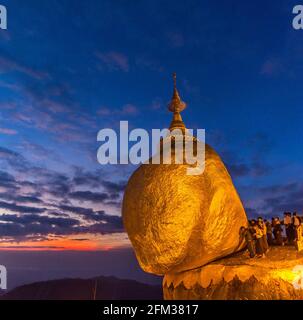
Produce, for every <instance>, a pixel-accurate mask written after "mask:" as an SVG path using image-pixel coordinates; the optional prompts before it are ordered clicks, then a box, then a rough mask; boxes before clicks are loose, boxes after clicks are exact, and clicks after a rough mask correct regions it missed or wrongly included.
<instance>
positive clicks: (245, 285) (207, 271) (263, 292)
mask: <svg viewBox="0 0 303 320" xmlns="http://www.w3.org/2000/svg"><path fill="white" fill-rule="evenodd" d="M301 281H302V283H301ZM301 288H303V255H302V254H301V253H298V252H296V250H295V249H294V248H292V247H276V248H271V249H270V252H269V253H268V255H267V258H265V259H257V258H255V259H248V258H247V255H246V253H241V254H238V255H236V256H233V257H230V258H225V259H222V260H220V261H216V262H214V263H212V264H209V265H207V266H204V267H202V268H198V269H195V270H191V271H186V272H182V273H176V274H167V275H166V276H165V277H164V280H163V293H164V299H166V300H303V290H302V289H301Z"/></svg>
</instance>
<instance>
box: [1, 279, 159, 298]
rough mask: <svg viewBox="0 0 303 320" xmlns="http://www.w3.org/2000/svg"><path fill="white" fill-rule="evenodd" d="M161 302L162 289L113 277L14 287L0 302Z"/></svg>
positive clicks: (64, 280)
mask: <svg viewBox="0 0 303 320" xmlns="http://www.w3.org/2000/svg"><path fill="white" fill-rule="evenodd" d="M94 298H95V299H96V300H149V299H155V300H162V299H163V295H162V287H161V286H152V285H148V284H144V283H140V282H137V281H134V280H122V279H117V278H115V277H98V278H93V279H88V280H84V279H62V280H53V281H45V282H36V283H33V284H28V285H24V286H21V287H17V288H16V289H13V290H12V291H10V292H8V293H6V294H5V295H3V296H0V300H94Z"/></svg>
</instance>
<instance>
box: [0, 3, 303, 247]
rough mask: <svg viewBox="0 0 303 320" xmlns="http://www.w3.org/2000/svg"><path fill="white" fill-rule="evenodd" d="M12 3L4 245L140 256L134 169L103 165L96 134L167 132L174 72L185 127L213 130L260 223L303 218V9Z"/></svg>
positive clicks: (5, 68) (2, 83) (0, 154)
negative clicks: (134, 238) (299, 20)
mask: <svg viewBox="0 0 303 320" xmlns="http://www.w3.org/2000/svg"><path fill="white" fill-rule="evenodd" d="M1 4H4V5H6V6H7V9H8V31H0V208H1V209H2V211H3V214H2V216H0V220H1V221H2V223H1V225H0V237H2V240H1V242H2V246H3V247H9V246H14V247H18V246H20V248H26V247H28V248H35V249H39V248H40V247H44V248H45V247H48V248H49V249H54V248H62V249H64V248H82V249H96V248H98V249H100V248H104V249H110V248H112V247H117V246H127V245H128V242H127V240H126V238H125V235H124V234H123V233H122V232H123V229H122V224H121V219H120V203H121V195H122V192H123V188H124V186H125V182H126V181H127V178H128V177H129V175H130V173H131V172H132V170H133V169H134V168H133V167H131V166H127V167H125V166H114V167H106V168H104V167H101V166H100V165H98V163H97V160H96V150H97V148H98V143H97V142H96V135H97V132H98V130H100V129H102V128H105V127H113V128H116V127H117V126H118V124H119V121H120V120H128V121H129V122H130V125H131V126H132V127H139V128H145V129H152V128H165V127H167V126H168V125H169V123H170V118H171V115H170V114H169V113H168V112H167V109H166V104H167V102H168V101H169V100H170V97H171V94H172V80H171V74H172V72H174V71H176V72H177V74H178V87H179V91H180V93H181V95H182V98H183V100H185V101H186V102H187V103H188V109H187V110H186V111H185V112H184V114H183V119H184V122H185V123H186V125H187V127H189V128H205V129H206V140H207V142H208V143H209V144H211V145H212V146H213V147H214V148H215V149H216V150H217V152H218V153H219V154H220V155H221V157H222V158H223V160H224V162H225V163H226V164H227V166H228V168H229V169H230V172H231V175H232V177H233V180H234V182H235V184H236V186H237V189H238V191H239V193H240V195H241V198H242V200H243V202H244V205H245V207H246V208H247V213H248V214H249V215H250V216H253V215H254V216H255V215H265V214H268V215H269V216H271V215H279V214H281V213H282V211H284V210H297V211H299V212H302V209H303V193H302V174H303V165H302V162H303V151H302V147H301V140H302V102H303V90H302V80H301V79H302V74H303V58H302V57H303V31H295V30H294V29H293V28H292V19H293V17H294V16H293V14H292V8H293V7H294V5H296V4H298V0H297V1H291V0H287V1H286V0H284V1H279V2H277V1H273V0H263V1H261V0H260V1H238V0H237V1H231V0H230V1H222V0H220V1H219V0H208V1H206V0H203V1H186V2H185V1H165V0H164V1H163V0H162V1H122V0H120V1H118V0H117V1H103V0H102V1H101V0H100V1H93V0H89V1H75V0H61V1H56V0H48V1H38V0H36V1H35V0H27V1H22V2H21V1H16V0H9V1H5V0H1ZM21 218H22V219H21ZM79 234H80V235H81V238H79V237H78V235H79ZM50 235H51V236H50ZM83 235H84V237H83ZM62 239H63V240H62ZM64 240H66V241H68V242H64ZM16 241H18V244H16ZM73 243H74V244H73Z"/></svg>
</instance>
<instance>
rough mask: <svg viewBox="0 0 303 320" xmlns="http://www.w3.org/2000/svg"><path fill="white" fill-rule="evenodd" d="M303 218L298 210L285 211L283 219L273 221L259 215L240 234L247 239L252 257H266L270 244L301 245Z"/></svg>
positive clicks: (277, 218) (242, 228)
mask: <svg viewBox="0 0 303 320" xmlns="http://www.w3.org/2000/svg"><path fill="white" fill-rule="evenodd" d="M302 223H303V220H301V218H300V217H299V216H298V214H297V213H296V212H294V213H293V214H291V213H290V212H285V213H284V218H283V220H280V218H279V217H276V218H272V220H271V221H268V220H266V219H263V218H262V217H259V218H258V219H257V220H256V219H252V220H249V226H248V228H245V227H241V230H240V235H241V237H243V238H244V239H245V241H246V245H247V249H248V251H249V256H250V258H255V257H257V258H264V257H265V255H266V253H267V252H268V249H269V246H284V245H295V246H297V247H298V246H299V240H301V237H302V227H301V224H302Z"/></svg>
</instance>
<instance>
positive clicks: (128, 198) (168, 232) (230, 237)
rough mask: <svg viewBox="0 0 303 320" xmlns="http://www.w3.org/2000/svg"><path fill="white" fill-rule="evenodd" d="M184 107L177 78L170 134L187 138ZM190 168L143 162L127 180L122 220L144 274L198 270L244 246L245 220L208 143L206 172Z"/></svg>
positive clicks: (185, 165)
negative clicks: (193, 172) (189, 171)
mask: <svg viewBox="0 0 303 320" xmlns="http://www.w3.org/2000/svg"><path fill="white" fill-rule="evenodd" d="M185 107H186V104H185V103H184V102H182V100H181V98H180V95H179V93H178V90H177V86H176V77H175V76H174V90H173V97H172V100H171V102H170V103H169V107H168V108H169V110H170V111H171V112H173V120H172V122H171V125H170V130H174V129H180V131H181V132H182V135H183V136H184V139H188V138H190V135H189V133H188V132H187V129H186V126H185V124H184V122H183V120H182V117H181V114H180V113H181V112H182V111H183V110H184V109H185ZM191 138H192V139H193V140H194V141H195V143H197V140H196V139H195V138H193V137H192V136H191ZM164 140H165V139H164ZM162 142H163V141H162ZM160 152H162V150H160ZM188 166H189V165H188V164H186V163H185V164H175V163H172V164H164V163H162V162H161V163H160V164H143V165H141V166H140V167H139V168H138V169H137V170H136V171H135V172H134V173H133V175H132V176H131V178H130V179H129V182H128V185H127V187H126V191H125V194H124V199H123V209H122V215H123V221H124V225H125V228H126V230H127V233H128V235H129V238H130V240H131V242H132V245H133V247H134V250H135V253H136V256H137V259H138V261H139V263H140V266H141V267H142V269H143V270H144V271H146V272H149V273H154V274H157V275H164V274H167V273H170V274H171V273H177V272H182V271H187V270H191V269H195V268H198V267H201V266H203V265H206V264H208V263H209V262H211V261H214V260H217V259H219V258H222V257H225V256H228V255H230V254H232V253H235V252H237V251H239V250H241V249H242V248H243V246H244V244H243V241H241V240H240V237H239V230H240V227H241V226H246V225H247V217H246V214H245V211H244V209H243V206H242V203H241V200H240V198H239V196H238V193H237V191H236V189H235V187H234V185H233V182H232V180H231V177H230V175H229V173H228V171H227V169H226V167H225V165H224V163H223V162H222V160H221V158H220V157H219V155H218V154H217V153H216V152H215V151H214V150H213V149H212V148H211V147H210V146H209V145H206V146H205V170H204V172H203V173H202V174H201V175H188V174H187V171H186V169H187V168H188Z"/></svg>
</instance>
